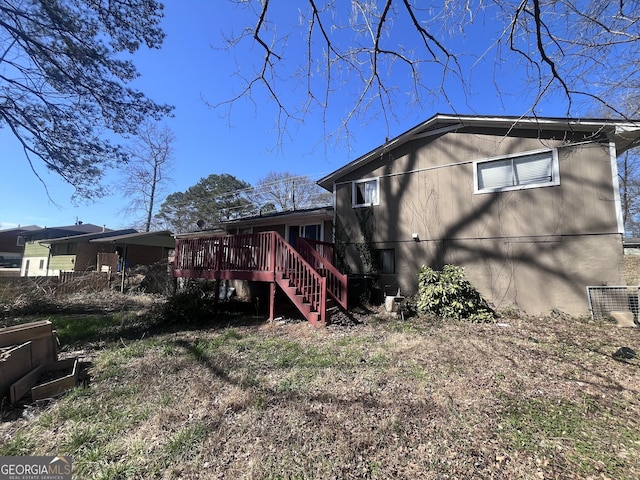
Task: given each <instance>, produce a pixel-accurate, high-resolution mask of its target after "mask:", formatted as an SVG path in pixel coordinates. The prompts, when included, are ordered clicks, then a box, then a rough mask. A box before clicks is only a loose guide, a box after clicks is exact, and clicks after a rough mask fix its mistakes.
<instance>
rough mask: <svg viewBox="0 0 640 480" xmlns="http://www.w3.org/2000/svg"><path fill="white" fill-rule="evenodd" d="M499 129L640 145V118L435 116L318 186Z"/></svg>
mask: <svg viewBox="0 0 640 480" xmlns="http://www.w3.org/2000/svg"><path fill="white" fill-rule="evenodd" d="M487 128H491V129H496V130H500V131H503V132H504V134H508V133H509V132H511V131H513V130H530V131H539V132H544V131H561V132H574V133H584V134H586V135H587V136H590V137H592V138H594V139H600V138H607V139H609V140H610V141H613V142H614V143H615V145H616V149H617V153H618V155H620V154H622V153H624V152H625V151H626V150H629V149H630V148H634V147H637V146H639V145H640V119H635V120H612V119H597V118H559V117H515V116H483V115H448V114H441V113H438V114H435V115H434V116H432V117H431V118H429V119H428V120H426V121H424V122H422V123H420V124H418V125H416V126H415V127H413V128H411V129H409V130H407V131H406V132H404V133H402V134H400V135H398V136H397V137H395V138H393V139H391V140H389V141H387V142H385V143H384V144H382V145H380V146H379V147H376V148H375V149H373V150H371V151H370V152H368V153H366V154H365V155H362V156H361V157H359V158H357V159H355V160H353V161H352V162H350V163H347V164H346V165H344V166H343V167H341V168H339V169H337V170H335V171H334V172H332V173H330V174H329V175H327V176H325V177H323V178H321V179H320V180H318V182H317V183H318V185H320V186H321V187H323V188H325V189H326V190H329V191H332V190H333V184H334V183H335V181H336V180H337V179H339V178H341V177H343V176H345V175H347V174H349V173H351V172H353V171H354V170H357V169H358V168H360V167H362V166H363V165H366V164H367V163H369V162H370V161H371V160H373V159H375V158H379V157H380V156H381V155H383V154H384V153H386V152H389V151H391V150H393V149H395V148H397V147H399V146H401V145H403V144H405V143H407V142H410V141H412V140H417V139H419V138H427V137H437V136H440V135H444V134H446V133H449V132H456V131H460V130H465V131H471V132H473V131H474V130H483V129H487Z"/></svg>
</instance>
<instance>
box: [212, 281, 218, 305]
mask: <svg viewBox="0 0 640 480" xmlns="http://www.w3.org/2000/svg"><path fill="white" fill-rule="evenodd" d="M219 302H220V280H219V279H216V291H215V293H214V297H213V304H214V305H215V306H216V307H217V306H218V303H219Z"/></svg>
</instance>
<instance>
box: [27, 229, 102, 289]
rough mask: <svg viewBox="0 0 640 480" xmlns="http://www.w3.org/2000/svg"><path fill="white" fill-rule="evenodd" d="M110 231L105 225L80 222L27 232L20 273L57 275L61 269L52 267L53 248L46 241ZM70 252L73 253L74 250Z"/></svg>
mask: <svg viewBox="0 0 640 480" xmlns="http://www.w3.org/2000/svg"><path fill="white" fill-rule="evenodd" d="M109 231H110V230H108V229H106V228H105V227H100V226H98V225H92V224H89V223H87V224H85V223H80V222H79V223H77V224H75V225H69V226H63V227H50V228H47V227H45V228H40V229H38V230H32V231H30V232H27V233H25V234H24V235H23V237H24V253H23V257H22V267H21V270H20V275H21V276H23V277H41V276H49V275H57V273H58V271H59V269H58V270H55V269H52V268H50V265H49V260H50V257H51V248H50V246H49V245H48V244H47V243H46V241H47V240H52V239H57V238H70V237H73V236H77V235H84V234H91V233H98V232H109ZM69 253H70V254H72V252H69Z"/></svg>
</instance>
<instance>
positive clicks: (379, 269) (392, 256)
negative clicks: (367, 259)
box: [373, 248, 396, 275]
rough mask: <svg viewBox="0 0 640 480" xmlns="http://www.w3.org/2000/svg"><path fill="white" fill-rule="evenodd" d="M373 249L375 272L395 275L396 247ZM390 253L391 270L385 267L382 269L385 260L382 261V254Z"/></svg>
mask: <svg viewBox="0 0 640 480" xmlns="http://www.w3.org/2000/svg"><path fill="white" fill-rule="evenodd" d="M373 251H374V252H375V255H376V257H375V262H376V273H378V274H380V275H395V274H396V249H395V248H374V249H373ZM385 253H387V254H390V260H391V267H392V268H391V271H387V269H384V268H383V266H384V265H385V262H383V261H382V260H383V256H384V254H385Z"/></svg>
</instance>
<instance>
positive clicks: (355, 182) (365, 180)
mask: <svg viewBox="0 0 640 480" xmlns="http://www.w3.org/2000/svg"><path fill="white" fill-rule="evenodd" d="M369 182H376V198H375V201H373V202H369V203H356V185H358V184H361V183H369ZM373 205H380V177H369V178H362V179H360V180H353V181H352V182H351V206H352V207H353V208H362V207H371V206H373Z"/></svg>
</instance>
